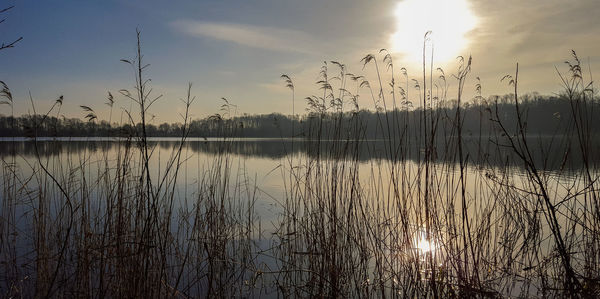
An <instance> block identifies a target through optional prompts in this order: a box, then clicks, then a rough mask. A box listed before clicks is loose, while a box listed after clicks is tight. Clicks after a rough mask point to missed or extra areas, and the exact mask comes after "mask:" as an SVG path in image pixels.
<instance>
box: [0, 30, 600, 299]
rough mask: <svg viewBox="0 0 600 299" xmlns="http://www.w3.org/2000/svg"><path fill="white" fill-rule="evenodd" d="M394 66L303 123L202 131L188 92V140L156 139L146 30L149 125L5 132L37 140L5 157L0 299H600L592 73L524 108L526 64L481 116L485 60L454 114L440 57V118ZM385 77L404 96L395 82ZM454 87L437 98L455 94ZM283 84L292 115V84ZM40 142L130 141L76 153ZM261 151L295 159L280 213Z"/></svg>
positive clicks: (426, 83)
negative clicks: (261, 165) (404, 85)
mask: <svg viewBox="0 0 600 299" xmlns="http://www.w3.org/2000/svg"><path fill="white" fill-rule="evenodd" d="M428 34H429V33H427V34H426V35H425V40H424V48H425V46H426V45H427V42H428V39H427V37H428ZM380 53H381V54H383V55H384V56H383V59H381V60H378V59H377V57H376V56H375V55H371V54H369V55H366V56H365V57H364V58H363V60H362V61H363V63H364V66H365V67H374V68H375V70H376V72H377V80H376V81H373V82H375V83H376V84H377V85H378V86H379V87H378V88H373V89H374V91H373V89H372V87H371V84H370V83H368V81H366V80H365V79H364V78H360V76H354V75H351V74H349V73H348V72H347V70H346V67H345V66H344V65H343V64H341V63H339V62H333V61H332V62H331V63H330V64H328V63H325V64H324V66H323V67H322V69H321V72H320V74H319V79H318V81H317V85H318V87H319V91H318V93H319V95H318V96H311V97H309V98H308V99H307V107H308V108H307V109H308V114H307V116H305V117H302V118H298V119H296V118H289V117H285V116H283V115H263V116H231V115H230V114H229V113H227V114H224V115H214V116H211V117H210V118H207V119H204V120H196V121H192V120H191V119H190V117H189V111H190V109H191V105H192V103H193V102H194V99H195V98H194V97H193V96H192V95H191V91H192V86H191V84H190V85H189V87H188V90H187V97H186V99H185V100H182V105H184V107H185V113H184V114H183V115H182V123H181V124H174V125H171V124H161V125H158V126H154V125H152V124H150V121H149V120H148V118H147V117H148V110H149V108H150V106H152V104H153V103H155V102H156V101H157V100H159V99H160V96H153V95H152V93H151V90H152V89H151V88H150V87H149V82H150V80H148V79H147V78H146V75H145V74H146V73H145V70H146V66H147V65H146V64H145V63H143V59H142V57H143V55H142V54H141V42H140V33H139V31H138V32H137V53H136V55H135V57H134V58H133V59H130V60H129V59H123V60H122V61H123V62H124V63H125V64H126V65H127V66H128V67H130V68H131V69H132V70H133V73H134V78H135V79H134V84H133V89H131V91H129V90H126V89H123V90H121V91H120V93H121V94H122V95H123V96H125V97H126V98H127V99H128V100H129V101H131V104H132V107H136V108H135V109H134V110H125V113H126V114H127V121H126V122H125V124H121V125H113V124H112V122H111V118H112V105H113V103H114V102H113V98H112V95H111V94H109V97H108V99H109V101H108V103H107V104H108V105H109V106H110V107H111V114H110V115H111V116H109V120H108V121H102V120H99V119H98V116H97V115H96V113H95V112H94V110H93V109H92V108H90V107H89V106H81V108H82V109H83V111H84V114H85V117H84V118H85V119H86V121H81V120H79V119H59V118H56V117H53V116H55V115H59V113H58V111H60V108H61V107H62V105H63V98H62V97H60V98H59V99H57V100H56V101H55V102H54V103H53V105H52V106H51V108H50V109H49V110H48V111H47V112H46V113H45V114H36V113H35V106H33V107H32V109H33V110H34V115H33V116H23V117H19V118H13V117H2V118H1V119H0V121H1V125H2V133H3V135H5V136H26V137H28V139H27V140H25V141H23V140H18V139H16V138H8V139H7V140H8V141H6V142H3V143H1V144H0V158H1V162H2V168H1V170H0V171H1V172H0V175H1V180H0V183H1V184H2V186H1V187H2V188H1V190H0V192H2V193H1V195H2V197H1V201H2V202H1V209H2V210H1V213H0V216H1V219H2V221H0V265H2V267H0V291H1V292H2V293H3V295H4V296H5V297H44V298H50V297H74V296H78V297H100V298H104V297H118V298H133V297H143V298H165V297H182V298H187V297H255V296H256V297H258V296H264V295H267V296H268V295H272V296H282V297H331V298H339V297H344V298H346V297H361V298H371V297H382V298H387V297H392V298H427V297H433V298H465V297H528V296H532V295H539V296H540V297H571V298H578V297H598V295H600V254H599V252H600V251H599V250H598V249H599V248H600V187H599V185H598V184H599V182H600V172H599V169H600V159H598V153H597V147H596V144H597V140H598V132H600V131H598V122H597V121H595V117H597V112H596V111H598V99H597V97H596V94H595V90H594V88H593V85H592V83H588V82H586V81H584V76H583V74H582V73H581V63H580V61H579V59H578V57H577V55H576V54H575V53H574V52H573V54H572V57H571V60H570V62H569V63H568V67H569V68H568V70H567V71H566V72H565V73H559V75H560V76H561V80H562V84H563V87H564V90H565V92H564V95H562V96H560V97H540V96H537V95H527V96H525V97H519V96H518V65H517V67H516V70H515V74H514V75H507V76H505V77H504V80H505V81H506V82H508V83H509V88H511V89H512V90H513V93H512V94H511V95H507V96H503V97H491V98H488V99H485V100H484V99H483V98H481V97H477V98H476V100H474V101H471V102H466V101H465V99H464V98H463V92H464V86H465V81H466V80H467V78H468V75H469V74H470V71H471V59H470V58H469V59H462V58H461V59H460V61H459V68H458V69H457V71H456V75H455V76H454V78H455V79H456V80H455V83H456V84H457V86H458V88H457V94H456V100H455V101H454V100H450V99H449V98H448V97H447V95H446V94H445V92H442V93H440V96H439V97H431V96H430V95H432V94H433V84H431V83H432V82H433V80H434V79H433V78H432V75H431V74H432V73H433V70H432V69H433V66H431V70H430V72H429V74H430V77H427V72H426V64H425V58H426V57H425V54H424V57H423V78H422V79H421V82H420V84H419V81H417V82H416V84H415V85H417V86H418V87H419V88H418V94H417V95H416V97H418V99H419V104H418V105H416V106H420V107H423V108H420V109H419V108H417V109H414V108H413V107H411V105H410V103H411V102H410V101H409V100H408V96H407V91H406V90H403V89H400V93H397V91H396V89H397V88H398V87H397V86H396V85H395V84H396V83H395V82H398V81H395V80H394V76H395V75H396V74H395V73H394V66H393V63H392V58H391V55H390V54H389V53H387V51H385V50H381V51H380ZM381 62H383V63H384V64H385V65H386V67H387V69H388V70H389V71H390V73H391V75H390V77H391V80H390V82H385V81H384V79H382V76H380V68H379V66H378V63H381ZM330 65H333V66H334V67H335V68H336V71H338V70H339V72H335V74H339V75H340V76H339V77H337V79H338V80H333V79H332V77H331V76H330V73H332V71H331V70H330V69H329V66H330ZM439 72H440V73H441V75H440V76H439V77H438V78H437V79H436V81H437V82H439V83H443V84H439V86H445V87H447V83H446V78H445V75H444V73H443V71H442V70H439ZM282 78H283V79H284V83H285V86H286V87H289V88H290V89H291V91H292V105H294V85H293V82H292V79H291V78H290V77H289V76H285V75H284V76H282ZM348 80H352V81H354V82H356V83H357V86H358V87H359V88H365V89H369V90H370V91H371V95H372V100H373V103H374V104H375V105H376V109H377V110H376V112H370V111H366V110H361V109H360V108H359V105H358V103H359V101H358V95H357V94H352V93H350V92H349V91H348V90H347V89H346V84H347V83H348ZM407 81H408V79H407ZM2 86H3V90H2V92H1V93H0V97H2V98H3V100H5V104H6V105H8V106H10V107H11V108H12V104H13V101H12V94H11V93H10V90H9V89H8V86H6V84H2ZM383 86H386V88H384V87H383ZM387 86H389V87H390V88H391V89H392V91H393V92H391V93H390V92H389V90H387ZM445 87H444V88H445ZM480 90H481V86H480V85H479V84H478V85H477V91H478V92H480ZM421 92H422V93H421ZM390 94H391V96H388V95H390ZM390 97H391V99H390ZM396 97H397V98H396ZM31 102H32V105H33V103H34V101H33V100H32V101H31ZM397 103H399V104H400V107H401V108H396V107H397V106H396V104H397ZM228 105H229V103H228V102H226V104H225V109H227V108H228V107H229V106H228ZM345 105H346V106H345ZM345 107H349V109H345ZM292 135H293V136H298V137H302V139H296V138H289V139H288V138H280V139H274V140H273V139H271V140H269V141H268V143H267V144H263V145H262V146H263V147H264V148H261V147H259V146H258V145H257V144H255V143H245V142H240V140H236V139H235V138H237V137H240V136H244V137H289V136H292ZM41 136H108V137H121V138H106V139H102V140H96V141H87V140H85V139H84V140H82V141H78V142H81V143H78V142H73V143H71V142H67V143H63V142H61V141H60V140H52V138H50V140H40V137H41ZM151 136H178V137H177V139H175V140H171V141H161V140H152V139H150V137H151ZM192 136H195V137H220V138H217V140H210V141H209V140H203V139H197V140H194V141H193V142H190V141H189V137H192ZM374 139H376V140H377V141H373V140H374ZM231 140H233V141H231ZM273 142H281V143H280V146H274V143H273ZM536 144H537V145H538V146H536ZM164 151H167V152H168V154H167V155H165V154H164ZM189 151H191V152H192V153H194V152H204V153H208V154H209V155H210V156H209V157H208V158H207V159H204V160H201V159H200V155H190V152H189ZM263 152H264V154H265V155H271V153H273V155H274V156H275V157H276V158H278V160H277V162H276V163H275V164H274V165H275V166H274V169H273V170H271V172H275V171H279V172H280V173H281V181H280V182H278V183H279V184H280V186H281V187H280V188H281V190H280V191H281V195H279V196H271V195H270V194H267V193H265V192H263V191H262V189H261V187H260V186H258V182H259V180H257V179H256V177H254V178H253V177H252V175H253V173H252V172H251V171H252V170H251V169H247V168H246V165H245V160H244V156H245V155H260V153H263ZM365 152H367V153H368V154H369V155H371V154H373V155H372V156H369V157H368V158H365ZM21 153H23V154H21ZM573 165H576V167H569V166H573ZM188 168H190V169H192V171H191V172H190V171H188ZM190 173H196V176H195V177H193V178H188V175H189V174H190ZM261 196H263V197H266V198H268V199H269V200H272V205H273V206H276V207H277V209H276V210H275V211H274V213H275V214H276V215H275V217H274V218H272V219H269V227H268V228H265V227H264V226H263V225H264V224H263V222H262V220H261V215H260V213H257V209H258V208H257V202H258V200H259V197H261Z"/></svg>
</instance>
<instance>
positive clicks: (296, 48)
mask: <svg viewBox="0 0 600 299" xmlns="http://www.w3.org/2000/svg"><path fill="white" fill-rule="evenodd" d="M171 26H172V27H173V28H175V30H177V31H179V32H182V33H184V34H187V35H190V36H193V37H199V38H202V37H204V38H212V39H218V40H223V41H228V42H233V43H236V44H238V45H243V46H247V47H252V48H258V49H265V50H272V51H284V52H299V53H306V54H311V53H314V49H313V46H312V45H315V44H316V42H315V41H314V40H313V38H312V37H311V36H310V35H308V34H306V33H304V32H302V31H299V30H291V29H282V28H273V27H266V26H254V25H246V24H234V23H214V22H199V21H193V20H178V21H174V22H172V23H171Z"/></svg>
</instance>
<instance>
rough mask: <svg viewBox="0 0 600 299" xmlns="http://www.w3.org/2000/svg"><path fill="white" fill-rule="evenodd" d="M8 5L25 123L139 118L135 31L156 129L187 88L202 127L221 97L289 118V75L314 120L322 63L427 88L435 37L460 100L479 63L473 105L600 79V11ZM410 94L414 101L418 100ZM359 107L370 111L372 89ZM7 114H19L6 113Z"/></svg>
mask: <svg viewBox="0 0 600 299" xmlns="http://www.w3.org/2000/svg"><path fill="white" fill-rule="evenodd" d="M2 5H3V6H11V5H14V8H13V9H11V10H10V11H7V12H5V13H3V14H2V15H1V18H0V19H6V21H5V22H3V23H0V42H4V43H6V42H10V41H12V40H14V39H16V38H18V37H21V36H22V37H23V40H22V41H21V42H19V43H18V44H17V45H16V46H15V47H14V48H11V49H5V50H2V51H0V80H2V81H4V82H6V84H7V85H8V86H9V87H10V89H11V91H12V93H13V97H14V103H15V104H14V108H15V113H16V114H24V113H31V112H32V111H33V109H32V103H31V101H30V99H29V93H31V96H32V98H33V102H34V105H35V108H36V111H37V112H38V113H39V112H41V111H44V110H45V109H49V107H50V106H51V105H52V103H53V102H54V100H55V99H56V98H58V97H59V96H60V95H63V96H64V104H63V107H62V109H61V113H64V114H65V116H67V117H83V116H84V113H83V111H82V110H81V108H80V107H79V105H86V106H90V107H92V108H93V109H94V110H96V112H97V114H98V117H99V119H108V113H109V112H108V111H109V110H108V109H109V108H108V106H106V105H104V103H105V102H106V96H107V94H108V92H111V93H113V94H114V95H115V100H116V103H115V106H114V109H118V110H120V111H122V110H123V109H130V108H131V107H132V106H131V102H130V101H129V100H127V99H125V98H124V97H123V96H120V95H119V92H118V91H119V90H121V89H130V90H131V89H132V88H133V85H134V72H133V70H132V69H131V67H130V66H128V65H126V64H125V63H123V62H121V61H120V59H131V58H133V57H134V56H135V50H136V28H137V29H139V30H140V31H141V39H142V51H143V54H144V57H143V58H144V61H145V62H146V63H149V64H150V66H149V67H148V68H147V69H146V72H145V75H146V76H147V78H150V79H151V82H150V84H151V87H152V92H153V94H155V95H157V96H158V95H162V98H161V99H160V100H159V101H158V102H157V103H156V104H155V105H154V106H153V107H152V108H151V109H150V113H151V114H152V115H154V116H155V118H154V122H156V123H162V122H175V121H178V120H179V119H180V116H179V114H180V113H182V112H183V108H184V106H183V105H182V103H181V101H180V99H182V98H184V97H185V95H186V92H187V86H188V83H189V82H191V83H192V84H193V87H192V94H193V95H195V96H196V101H195V102H194V104H193V106H192V111H191V112H192V115H193V117H195V118H199V117H206V116H209V115H212V114H214V113H218V112H220V111H219V109H220V107H221V104H222V103H223V102H222V100H221V98H223V97H224V98H227V99H228V101H229V102H230V103H233V104H235V105H237V109H236V110H237V113H238V114H242V113H248V114H260V113H271V112H279V113H285V114H291V113H292V104H291V101H292V99H291V91H290V90H289V89H287V88H286V87H285V84H284V82H283V81H282V80H281V78H280V76H281V74H287V75H289V76H290V77H291V78H292V80H293V81H294V85H295V101H296V102H295V107H296V111H295V112H296V113H297V114H302V113H305V107H306V104H305V103H306V102H305V100H304V98H306V97H307V96H310V95H318V94H319V93H320V92H321V91H320V90H319V86H318V85H316V84H315V82H316V81H317V80H318V75H319V71H320V68H321V67H322V66H323V65H324V62H328V64H327V65H328V67H329V70H330V72H331V74H332V76H333V75H334V74H335V73H336V72H337V70H336V68H335V66H333V65H332V64H331V62H330V61H338V62H341V63H343V64H345V65H346V66H347V70H348V72H351V73H353V74H356V75H365V76H366V78H367V79H368V80H369V82H370V83H371V86H378V83H376V82H377V75H376V73H375V69H374V66H373V64H369V65H367V66H365V67H364V68H363V64H362V63H361V59H362V58H363V57H364V56H365V55H366V54H373V55H375V56H376V57H377V59H378V60H379V61H378V63H379V67H380V72H381V73H382V78H383V80H384V81H385V82H384V85H385V86H387V84H386V82H388V81H389V78H390V71H389V70H387V69H386V68H385V64H384V63H383V62H382V61H381V59H382V58H383V55H384V54H380V52H379V50H380V49H382V48H385V49H387V50H388V51H389V52H391V55H392V57H393V62H394V68H395V74H394V76H395V80H396V82H399V83H400V84H406V82H405V79H404V77H402V76H401V74H400V71H399V70H400V68H401V67H405V68H406V69H407V72H408V75H409V77H410V78H415V79H417V80H422V77H420V76H422V66H421V63H422V57H420V56H422V55H421V54H422V49H421V48H422V45H423V35H424V33H425V32H426V31H428V30H432V31H433V33H432V37H431V39H430V41H429V42H428V43H427V44H426V49H427V50H426V52H427V53H428V58H427V61H429V59H430V58H429V55H430V54H431V49H433V53H434V69H435V68H437V67H441V68H443V69H444V71H445V72H446V74H447V76H446V77H447V78H448V84H449V85H450V89H449V95H448V98H450V99H451V98H453V97H455V95H454V93H453V90H454V89H453V87H455V86H456V80H453V79H452V77H451V76H450V74H453V73H456V70H457V67H458V62H457V60H456V59H455V57H456V56H458V55H461V56H464V57H468V56H471V57H472V59H473V60H472V61H473V64H472V72H471V73H470V74H469V77H468V81H467V83H466V85H465V90H467V92H465V95H466V96H467V97H468V96H471V95H472V94H473V93H474V90H475V87H474V86H475V84H476V79H475V78H477V77H479V78H480V80H481V83H482V93H483V96H489V95H494V94H506V93H509V92H511V87H509V86H507V84H506V82H500V79H501V78H502V77H503V76H504V75H506V74H514V71H515V66H516V64H517V63H519V89H520V92H521V93H526V92H534V91H535V92H539V93H541V94H554V93H558V92H560V90H561V85H560V80H559V78H558V75H557V71H556V70H557V69H558V70H559V71H566V69H565V64H564V61H565V60H567V59H570V58H571V56H570V55H571V54H570V53H571V50H572V49H574V50H576V51H577V53H578V55H579V57H580V58H581V60H582V61H583V62H584V63H585V69H584V70H586V71H587V73H589V74H592V76H595V77H597V76H598V75H600V74H598V72H597V71H596V70H597V69H598V67H597V66H598V64H599V63H600V57H599V56H598V55H599V53H600V39H599V38H598V36H599V33H600V26H599V25H600V21H598V20H597V16H598V15H600V3H598V2H597V0H569V1H564V0H535V1H533V0H532V1H521V0H504V1H498V0H445V1H441V0H440V1H435V0H394V1H391V0H379V1H364V0H302V1H287V0H258V1H249V0H195V1H191V0H180V1H159V0H104V1H70V0H69V1H66V0H63V1H33V0H5V1H3V2H2ZM415 49H416V50H415ZM428 63H429V62H428ZM588 67H589V68H588ZM428 68H429V66H428ZM434 77H437V75H436V74H434ZM588 79H589V77H588ZM376 84H377V85H376ZM410 85H411V86H412V85H413V83H410ZM411 88H412V87H409V89H411ZM411 94H412V97H416V94H417V93H416V92H414V89H411V91H410V93H409V95H411ZM409 100H412V101H413V102H415V104H416V103H417V102H418V99H417V98H410V97H409ZM359 104H360V106H361V108H366V109H372V108H373V101H372V100H371V99H370V95H368V93H367V92H366V91H365V90H362V91H360V98H359ZM0 113H2V114H9V113H10V109H8V108H7V107H6V106H3V107H0ZM115 115H118V114H115Z"/></svg>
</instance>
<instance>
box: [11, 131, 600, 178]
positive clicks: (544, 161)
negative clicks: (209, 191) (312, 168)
mask: <svg viewBox="0 0 600 299" xmlns="http://www.w3.org/2000/svg"><path fill="white" fill-rule="evenodd" d="M532 139H533V140H535V138H532ZM596 143H600V142H598V141H596ZM127 144H129V145H130V146H136V143H135V141H125V140H118V139H115V138H73V139H65V138H57V139H49V138H47V139H39V140H38V141H37V142H34V141H32V140H29V139H24V138H20V139H9V138H3V139H0V156H7V155H19V156H24V157H31V156H34V155H36V153H38V154H39V155H40V156H43V157H49V156H56V155H59V154H67V155H70V154H77V153H79V152H82V151H86V152H89V153H96V152H104V151H114V150H116V149H117V148H118V147H122V146H125V145H127ZM149 144H150V146H151V147H155V148H158V149H161V150H172V149H174V148H176V147H177V146H178V144H179V141H178V140H177V139H176V138H151V139H150V141H149ZM336 144H337V145H341V146H335V145H336ZM225 149H226V150H227V152H228V153H231V154H234V155H238V156H241V157H253V158H268V159H272V160H279V159H281V158H284V157H288V156H300V155H306V156H308V157H309V158H315V157H316V156H317V155H318V156H319V157H320V158H323V159H330V158H336V159H340V158H342V159H346V158H352V159H355V158H357V159H358V160H359V161H362V162H365V161H369V160H372V159H381V160H394V161H401V160H409V161H420V160H422V159H423V155H424V150H423V149H422V148H418V147H415V146H405V145H393V144H390V143H389V142H388V141H385V140H361V141H327V140H322V141H320V142H318V143H316V142H314V141H306V140H302V139H296V140H291V139H254V138H238V139H231V140H227V141H226V142H223V139H194V138H192V139H189V140H188V141H186V142H185V145H184V150H187V151H191V152H192V153H204V154H209V155H216V154H219V153H222V152H224V151H225ZM441 149H444V150H443V151H442V150H441ZM463 150H464V156H465V158H467V159H468V160H469V164H475V165H477V166H478V167H493V166H506V161H508V160H510V161H513V160H516V159H513V158H515V157H514V156H513V155H514V154H513V152H512V150H510V149H508V148H507V147H503V146H498V147H494V148H489V147H487V148H481V147H480V146H479V143H478V142H477V141H476V140H469V139H465V142H464V149H463ZM455 151H456V149H454V148H453V147H452V146H451V145H448V144H443V143H440V144H436V145H434V148H433V150H432V156H433V157H435V159H434V160H435V161H437V162H445V163H456V162H457V157H456V153H455ZM531 151H532V157H533V159H534V161H535V163H536V166H537V167H538V168H539V169H546V170H558V169H579V168H581V167H582V166H583V162H582V161H583V159H582V158H581V154H580V152H579V151H576V150H570V149H569V146H568V144H567V143H561V144H558V143H556V142H554V143H553V141H552V140H550V139H544V138H541V139H538V140H537V142H535V143H533V142H532V146H531ZM589 154H590V155H591V156H590V157H588V159H589V160H591V161H600V152H592V153H589ZM567 156H569V159H567ZM565 161H566V163H565ZM513 166H517V167H520V166H522V165H513Z"/></svg>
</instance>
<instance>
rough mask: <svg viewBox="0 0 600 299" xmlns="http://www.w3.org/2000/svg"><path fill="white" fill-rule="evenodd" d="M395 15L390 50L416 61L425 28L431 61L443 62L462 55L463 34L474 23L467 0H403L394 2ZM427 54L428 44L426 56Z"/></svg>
mask: <svg viewBox="0 0 600 299" xmlns="http://www.w3.org/2000/svg"><path fill="white" fill-rule="evenodd" d="M395 16H396V32H395V33H394V34H393V35H392V37H391V46H392V50H393V51H394V52H397V53H400V54H402V55H405V56H404V57H405V60H408V61H411V62H419V63H420V62H421V61H422V59H423V38H424V35H425V33H426V32H427V31H431V32H432V33H431V35H430V38H431V41H432V44H433V49H434V50H433V56H434V63H436V62H437V63H444V62H448V61H450V60H453V59H455V58H456V56H458V55H461V54H463V53H461V51H462V50H464V49H465V48H466V46H467V44H468V41H469V39H468V36H467V33H468V32H469V31H470V30H472V29H473V28H475V25H476V24H477V18H476V17H475V15H473V13H472V12H471V10H470V8H469V4H468V3H467V0H403V1H401V2H399V3H398V4H397V6H396V10H395ZM430 53H431V47H430V46H429V45H428V46H427V57H428V58H427V59H430V58H429V57H430Z"/></svg>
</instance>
